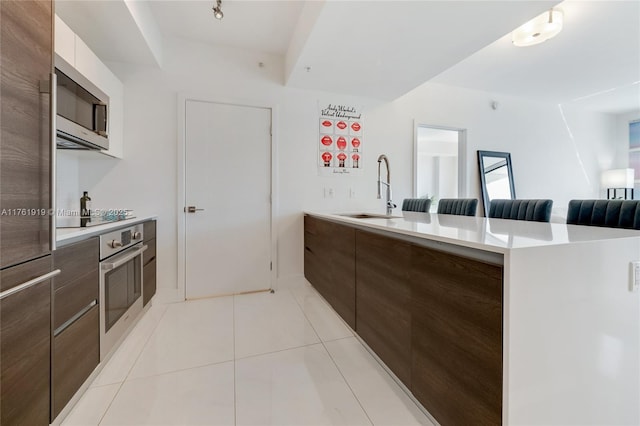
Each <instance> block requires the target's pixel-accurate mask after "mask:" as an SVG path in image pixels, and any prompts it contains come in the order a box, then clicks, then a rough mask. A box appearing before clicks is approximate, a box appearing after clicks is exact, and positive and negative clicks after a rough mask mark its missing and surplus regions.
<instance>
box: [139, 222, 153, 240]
mask: <svg viewBox="0 0 640 426" xmlns="http://www.w3.org/2000/svg"><path fill="white" fill-rule="evenodd" d="M142 231H143V232H144V240H145V241H148V240H153V239H154V238H155V237H156V221H155V220H149V221H147V222H145V223H143V225H142Z"/></svg>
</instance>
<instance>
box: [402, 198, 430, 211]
mask: <svg viewBox="0 0 640 426" xmlns="http://www.w3.org/2000/svg"><path fill="white" fill-rule="evenodd" d="M430 208H431V199H429V198H405V199H404V200H403V201H402V211H403V212H427V213H428V212H429V209H430Z"/></svg>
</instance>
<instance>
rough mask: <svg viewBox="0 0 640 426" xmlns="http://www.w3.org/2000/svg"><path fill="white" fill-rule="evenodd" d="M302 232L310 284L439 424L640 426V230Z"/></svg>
mask: <svg viewBox="0 0 640 426" xmlns="http://www.w3.org/2000/svg"><path fill="white" fill-rule="evenodd" d="M304 234H305V276H306V277H307V279H308V280H309V281H310V282H311V284H312V285H314V287H316V289H318V291H319V292H320V293H321V294H323V296H324V297H325V298H326V299H327V300H328V301H329V303H330V304H331V305H332V306H334V308H335V309H336V311H337V312H338V313H339V314H340V315H341V316H343V318H345V321H347V323H349V325H351V327H352V328H353V329H354V330H355V331H356V333H357V334H358V335H359V336H360V337H361V338H362V339H363V340H364V342H365V343H367V345H368V346H369V347H370V348H371V349H372V350H373V351H374V352H375V353H376V354H377V355H378V356H379V357H380V358H381V359H382V360H383V361H384V362H385V364H386V365H387V367H388V368H389V369H390V370H391V371H392V372H393V373H394V374H395V375H396V377H397V378H398V379H399V380H401V381H402V382H403V383H404V384H405V385H406V387H407V388H408V389H409V390H410V391H411V392H412V393H413V395H414V396H415V397H416V398H417V399H418V400H419V401H420V402H421V403H422V405H423V406H424V407H425V408H426V409H427V411H428V412H429V413H430V414H431V415H432V416H433V417H434V418H435V419H436V420H437V421H438V422H440V423H441V424H453V423H464V422H468V421H470V420H471V418H470V417H465V414H464V413H465V412H466V413H467V414H469V413H472V414H469V415H470V416H471V415H472V416H474V419H475V420H474V422H475V423H476V424H484V423H486V424H496V423H502V424H509V425H525V424H526V425H534V424H539V425H553V424H556V425H560V424H640V408H639V405H638V401H639V400H640V292H639V291H638V287H637V285H636V283H635V281H636V280H635V275H636V274H635V272H634V271H635V269H634V264H633V262H636V261H639V260H640V231H636V230H623V229H613V228H600V227H587V226H577V225H565V224H557V223H539V222H527V221H514V220H506V219H486V218H482V217H467V216H454V215H439V214H428V213H411V212H403V213H400V214H396V215H395V216H394V217H386V216H385V215H369V214H358V213H354V214H349V213H346V214H333V213H321V212H306V213H305V233H304ZM637 274H638V280H640V270H639V271H638V273H637ZM352 277H353V278H352ZM351 282H353V285H351ZM352 299H353V301H352ZM385 315H388V317H385ZM492 369H493V370H494V372H493V373H490V372H491V371H492ZM437 370H441V371H437ZM495 370H498V371H495ZM500 370H501V371H500ZM492 381H493V382H497V385H496V386H493V387H492V386H491V385H490V383H491V382H492ZM448 393H449V394H448ZM456 395H458V396H456ZM451 398H455V399H454V400H453V401H450V402H449V399H451Z"/></svg>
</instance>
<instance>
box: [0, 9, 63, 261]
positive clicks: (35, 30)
mask: <svg viewBox="0 0 640 426" xmlns="http://www.w3.org/2000/svg"><path fill="white" fill-rule="evenodd" d="M0 23H1V25H0V31H1V34H0V55H1V58H0V63H1V64H2V67H1V74H0V93H2V103H1V105H2V106H1V109H2V112H1V117H0V123H1V124H2V130H1V136H0V141H1V143H0V210H1V211H2V214H1V215H0V268H6V267H8V266H12V265H16V264H18V263H22V262H25V261H27V260H31V259H36V258H38V257H41V256H44V255H46V254H48V253H50V236H51V229H50V217H49V214H48V209H49V208H50V207H51V203H50V195H49V177H50V149H51V131H50V123H49V111H50V99H49V94H48V93H41V92H40V82H41V81H45V82H46V81H48V80H49V79H50V74H51V71H52V63H53V62H52V54H53V37H52V3H51V1H26V0H25V1H23V0H2V1H0Z"/></svg>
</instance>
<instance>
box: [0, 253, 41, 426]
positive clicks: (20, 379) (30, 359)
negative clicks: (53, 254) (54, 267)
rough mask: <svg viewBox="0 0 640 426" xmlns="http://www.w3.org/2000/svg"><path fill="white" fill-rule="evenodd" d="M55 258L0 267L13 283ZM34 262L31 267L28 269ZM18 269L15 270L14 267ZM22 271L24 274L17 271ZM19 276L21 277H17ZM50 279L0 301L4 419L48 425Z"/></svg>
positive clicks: (0, 418) (0, 419) (0, 416)
mask: <svg viewBox="0 0 640 426" xmlns="http://www.w3.org/2000/svg"><path fill="white" fill-rule="evenodd" d="M44 264H48V265H49V268H48V269H49V270H50V266H51V259H50V257H49V256H48V257H47V258H45V259H38V260H36V261H33V262H29V263H27V264H22V265H19V266H16V267H14V268H9V269H5V270H3V271H2V272H0V281H2V282H5V278H6V279H7V280H8V281H11V282H12V283H13V286H15V285H16V284H20V283H21V282H23V281H27V280H28V278H29V277H31V278H35V277H38V276H40V275H42V274H43V273H46V272H48V271H43V270H42V268H43V266H42V265H44ZM31 267H33V270H30V269H31ZM14 269H15V270H14ZM20 275H22V278H19V276H20ZM17 281H21V282H17ZM50 307H51V280H47V281H45V282H42V283H40V284H36V285H35V286H32V287H29V288H27V289H24V290H22V291H19V292H17V293H15V294H13V295H11V296H8V297H6V298H4V299H2V300H1V301H0V369H1V373H0V391H1V394H2V398H1V404H0V424H2V425H30V426H31V425H34V426H37V425H48V424H49V400H50V393H49V377H50V367H49V365H50V364H49V360H50V347H51V309H50Z"/></svg>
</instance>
